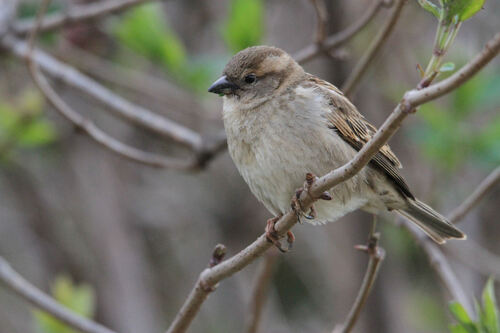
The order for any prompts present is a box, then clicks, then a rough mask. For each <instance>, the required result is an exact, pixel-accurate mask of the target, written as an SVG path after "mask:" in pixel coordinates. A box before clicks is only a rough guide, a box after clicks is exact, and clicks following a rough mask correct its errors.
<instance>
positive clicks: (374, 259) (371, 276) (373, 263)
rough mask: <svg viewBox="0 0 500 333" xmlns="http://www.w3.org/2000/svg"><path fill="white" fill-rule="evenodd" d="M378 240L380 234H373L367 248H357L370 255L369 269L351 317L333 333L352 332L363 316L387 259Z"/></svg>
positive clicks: (351, 311) (350, 313)
mask: <svg viewBox="0 0 500 333" xmlns="http://www.w3.org/2000/svg"><path fill="white" fill-rule="evenodd" d="M378 240H379V235H378V234H371V235H370V239H369V240H368V245H367V246H359V247H357V248H358V249H360V250H362V251H364V252H366V253H368V255H369V256H370V260H369V261H368V267H367V268H366V273H365V277H364V278H363V283H362V284H361V288H360V289H359V292H358V296H357V297H356V300H355V301H354V304H353V306H352V308H351V310H350V311H349V315H348V316H347V319H346V321H345V323H344V324H343V325H340V326H338V327H335V329H334V330H333V333H349V332H351V330H352V329H353V328H354V324H355V323H356V321H357V319H358V317H359V315H360V314H361V310H362V309H363V307H364V305H365V303H366V300H367V299H368V296H369V295H370V291H371V289H372V286H373V283H374V282H375V279H376V278H377V273H378V269H379V267H380V264H381V263H382V261H383V260H384V257H385V251H384V249H382V248H380V247H378Z"/></svg>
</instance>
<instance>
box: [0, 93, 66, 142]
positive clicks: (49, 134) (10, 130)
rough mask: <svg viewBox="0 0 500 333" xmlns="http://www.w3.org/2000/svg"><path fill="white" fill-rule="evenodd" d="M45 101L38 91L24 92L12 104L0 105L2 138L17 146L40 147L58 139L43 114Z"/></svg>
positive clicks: (0, 131) (0, 134)
mask: <svg viewBox="0 0 500 333" xmlns="http://www.w3.org/2000/svg"><path fill="white" fill-rule="evenodd" d="M42 106H43V99H42V97H41V96H40V94H39V93H38V92H37V91H34V90H26V91H23V92H22V93H21V94H20V96H19V97H17V98H16V101H15V102H14V103H11V104H3V105H2V104H0V137H1V138H2V139H3V140H4V141H8V142H9V143H13V144H15V145H17V146H24V147H31V148H34V147H40V146H44V145H47V144H50V143H52V142H54V141H55V139H56V138H57V134H56V130H55V128H54V126H53V125H52V123H51V122H49V121H48V120H46V119H45V118H43V115H42V113H41V111H42Z"/></svg>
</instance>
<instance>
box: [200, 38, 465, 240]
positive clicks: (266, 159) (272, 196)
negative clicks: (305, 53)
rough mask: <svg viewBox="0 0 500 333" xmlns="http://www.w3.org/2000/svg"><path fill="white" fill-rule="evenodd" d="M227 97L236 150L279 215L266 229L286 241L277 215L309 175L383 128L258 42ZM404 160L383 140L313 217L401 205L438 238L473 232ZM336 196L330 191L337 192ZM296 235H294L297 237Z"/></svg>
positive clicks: (329, 218)
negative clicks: (442, 209) (425, 193)
mask: <svg viewBox="0 0 500 333" xmlns="http://www.w3.org/2000/svg"><path fill="white" fill-rule="evenodd" d="M208 91H209V92H212V93H215V94H219V95H221V96H223V121H224V127H225V131H226V134H227V143H228V149H229V153H230V155H231V157H232V159H233V161H234V163H235V165H236V167H237V169H238V171H239V173H240V174H241V176H242V177H243V179H244V180H245V182H246V183H247V184H248V186H249V187H250V190H251V191H252V193H253V194H254V195H255V196H256V197H257V199H258V200H259V201H260V202H262V203H263V204H264V206H265V207H266V208H267V209H268V210H269V211H270V212H271V213H272V214H273V215H274V216H275V218H273V219H270V220H268V223H267V226H266V235H267V237H268V239H269V240H270V241H272V242H273V243H275V245H277V246H278V248H280V246H279V242H278V241H277V236H276V233H275V230H274V223H275V222H276V221H277V219H278V218H279V217H280V216H282V215H283V214H285V213H286V212H287V211H288V210H289V209H290V202H291V201H290V200H291V199H290V198H292V196H293V193H295V190H296V189H297V188H300V187H301V186H302V184H303V182H304V175H306V174H308V173H309V174H310V173H312V174H314V175H324V174H326V173H328V172H329V171H331V170H333V169H336V168H338V167H340V166H342V165H344V164H346V163H347V162H349V161H350V160H351V159H352V158H353V157H354V155H355V154H356V153H357V152H358V151H359V150H360V149H361V148H362V147H363V145H364V144H365V143H367V142H368V141H369V140H370V138H371V137H372V136H373V135H374V133H375V132H376V128H375V127H374V126H373V125H371V124H370V123H369V122H368V121H367V120H366V119H365V117H364V116H363V115H361V113H360V112H359V111H358V110H357V109H356V107H355V106H354V105H353V104H352V103H351V102H350V101H349V99H348V98H347V97H346V96H344V94H343V93H342V91H341V90H339V89H338V88H337V87H335V86H334V85H333V84H331V83H328V82H326V81H324V80H321V79H319V78H318V77H316V76H314V75H312V74H309V73H307V72H305V71H304V69H303V68H302V67H301V66H300V65H299V64H298V63H297V62H296V61H295V60H294V59H293V58H292V57H291V56H290V55H289V54H288V53H286V52H285V51H283V50H281V49H279V48H276V47H271V46H254V47H249V48H247V49H244V50H242V51H240V52H239V53H237V54H236V55H234V56H233V57H232V58H231V60H230V61H229V62H228V63H227V65H226V66H225V68H224V71H223V75H222V76H221V77H220V78H219V79H218V80H216V81H215V82H214V83H213V84H212V86H211V87H210V88H209V89H208ZM399 168H401V163H400V161H399V160H398V158H397V157H396V155H395V154H394V153H393V152H392V151H391V149H390V147H389V146H388V145H385V146H383V147H382V148H381V149H380V151H379V152H378V153H377V154H376V155H375V156H374V157H373V158H372V160H371V161H370V163H369V164H368V165H366V166H365V167H364V168H363V169H362V170H361V171H360V172H359V173H358V174H356V175H355V176H354V177H352V178H350V179H348V180H346V181H344V182H343V183H341V184H339V185H337V186H335V187H334V188H332V189H330V190H329V191H328V194H329V195H326V199H330V198H331V200H320V201H317V202H316V203H315V208H314V214H311V215H313V216H308V215H306V217H309V218H311V219H310V220H309V222H311V223H313V224H322V223H326V222H333V221H336V220H338V219H339V218H340V217H342V216H344V215H346V214H347V213H349V212H352V211H354V210H356V209H362V210H364V211H367V212H369V213H372V214H379V213H380V212H383V211H396V212H398V213H400V214H401V215H403V216H405V217H407V218H409V219H410V220H411V221H412V222H414V223H415V224H416V225H417V226H418V227H420V228H421V229H422V230H423V231H424V232H425V233H426V234H427V235H429V236H430V238H432V239H433V240H434V241H435V242H437V243H439V244H442V243H444V242H445V241H446V240H447V239H450V238H457V239H465V238H466V236H465V234H464V233H463V232H461V231H460V230H458V229H457V228H456V227H454V226H453V224H452V223H450V222H449V221H448V220H447V219H446V218H445V217H444V216H442V215H441V214H439V213H437V212H436V211H435V210H434V209H432V208H431V207H429V206H428V205H426V204H425V203H423V202H422V201H420V200H418V199H417V198H415V196H414V195H413V193H412V192H411V191H410V189H409V187H408V185H407V183H406V181H405V180H404V178H403V177H402V176H401V174H400V172H399V170H398V169H399ZM329 197H330V198H329ZM293 239H294V237H293V234H291V233H289V234H288V240H289V242H292V241H293Z"/></svg>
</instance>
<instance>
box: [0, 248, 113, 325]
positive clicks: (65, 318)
mask: <svg viewBox="0 0 500 333" xmlns="http://www.w3.org/2000/svg"><path fill="white" fill-rule="evenodd" d="M0 281H2V282H3V283H4V285H5V286H6V287H7V288H9V289H10V290H12V291H13V292H15V293H16V294H17V295H19V296H20V297H21V298H23V299H25V300H26V301H28V302H29V303H31V304H33V305H34V306H36V307H38V308H40V309H42V310H43V311H45V312H47V313H49V314H51V315H52V316H54V317H55V318H57V319H59V320H60V321H62V322H63V323H65V324H67V325H69V326H71V327H74V328H76V329H77V330H80V331H82V332H84V333H115V332H113V331H112V330H110V329H109V328H107V327H104V326H102V325H100V324H98V323H96V322H94V321H92V320H90V319H87V318H84V317H82V316H80V315H78V314H76V313H75V312H73V311H71V310H68V309H67V308H66V307H64V306H63V305H61V304H59V303H58V302H56V301H55V300H54V299H52V298H51V297H50V296H48V295H47V294H45V293H44V292H42V291H41V290H40V289H38V288H37V287H35V286H34V285H32V284H31V283H29V282H28V281H26V280H25V279H24V278H23V277H22V276H21V275H19V273H17V272H16V271H14V270H13V269H12V267H11V266H10V265H9V263H8V262H7V261H6V260H5V259H3V258H2V257H0Z"/></svg>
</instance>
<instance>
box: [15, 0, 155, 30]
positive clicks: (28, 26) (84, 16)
mask: <svg viewBox="0 0 500 333" xmlns="http://www.w3.org/2000/svg"><path fill="white" fill-rule="evenodd" d="M148 1H151V0H107V1H100V2H95V3H91V4H86V5H72V6H71V7H70V8H69V9H68V10H67V11H65V12H63V13H58V14H52V15H50V16H47V17H46V18H45V19H44V20H43V22H42V24H41V26H40V31H50V30H55V29H58V28H61V27H62V26H64V25H66V24H71V23H76V22H82V21H87V20H91V19H95V18H99V17H103V16H106V15H109V14H113V13H117V12H119V11H122V10H125V9H128V8H130V7H132V6H136V5H140V4H143V3H146V2H148ZM35 23H36V20H35V19H23V20H20V21H17V22H15V23H14V25H13V30H14V33H16V34H18V35H27V34H28V33H29V32H30V31H31V30H33V28H34V27H35Z"/></svg>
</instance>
